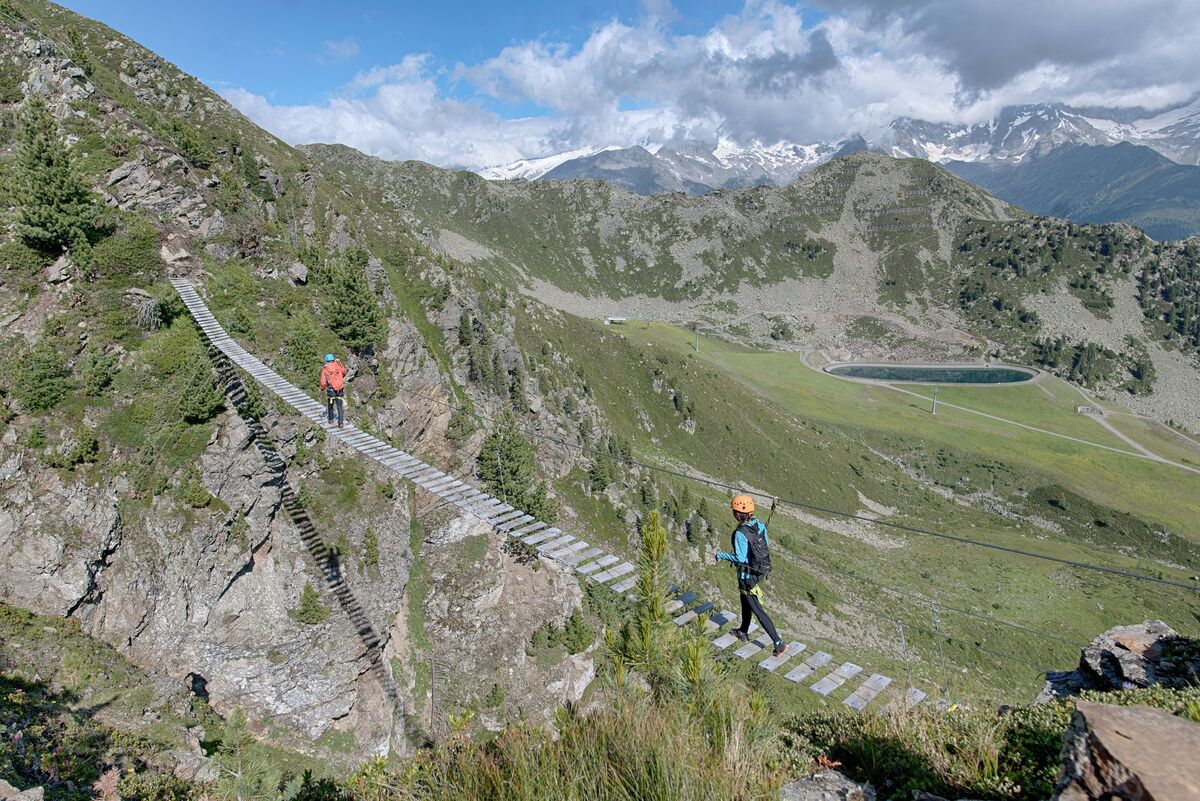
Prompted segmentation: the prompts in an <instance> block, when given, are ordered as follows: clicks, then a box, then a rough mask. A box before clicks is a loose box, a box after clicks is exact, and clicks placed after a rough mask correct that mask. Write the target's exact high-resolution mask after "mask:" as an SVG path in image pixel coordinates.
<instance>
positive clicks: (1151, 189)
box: [480, 97, 1200, 239]
mask: <svg viewBox="0 0 1200 801" xmlns="http://www.w3.org/2000/svg"><path fill="white" fill-rule="evenodd" d="M859 150H872V151H876V152H880V153H886V154H887V155H890V156H896V157H900V158H904V157H909V158H921V159H926V160H929V161H935V162H939V163H942V164H945V165H946V166H947V168H948V169H950V170H951V171H953V172H954V173H956V174H957V175H959V176H961V177H963V178H966V179H967V180H970V181H973V182H976V183H978V184H979V185H980V186H983V187H984V188H986V189H988V190H989V191H991V192H993V193H994V194H996V195H998V196H999V197H1001V198H1003V199H1004V200H1007V201H1009V202H1010V203H1014V204H1016V205H1019V206H1022V207H1024V208H1026V209H1029V210H1030V211H1034V212H1037V213H1040V214H1054V215H1061V216H1065V217H1067V218H1069V219H1072V220H1075V221H1077V222H1112V221H1117V220H1120V221H1125V222H1130V223H1133V224H1135V225H1139V226H1141V227H1143V228H1144V229H1145V230H1146V231H1147V233H1148V234H1150V236H1152V237H1154V238H1156V239H1163V238H1170V239H1173V238H1181V237H1186V236H1190V235H1193V234H1196V233H1200V211H1197V207H1198V204H1197V199H1198V198H1200V166H1197V165H1200V97H1197V98H1195V99H1193V100H1192V101H1191V102H1190V103H1187V104H1185V105H1181V106H1178V107H1176V108H1173V109H1170V110H1168V111H1165V112H1162V113H1158V114H1154V115H1150V114H1146V113H1145V112H1139V111H1128V110H1115V109H1073V108H1069V107H1066V106H1062V105H1057V104H1040V105H1027V106H1013V107H1009V108H1006V109H1004V110H1003V111H1002V112H1001V113H1000V114H999V115H997V116H996V118H995V119H992V120H989V121H987V122H981V123H975V124H973V125H951V124H946V123H932V122H927V121H924V120H915V119H909V118H901V119H897V120H895V121H893V122H892V123H891V124H890V125H888V126H887V127H886V128H885V129H884V130H883V131H880V132H878V133H877V134H875V135H874V136H872V137H871V138H870V139H868V138H864V137H863V136H859V135H851V136H847V137H845V138H843V139H840V140H837V141H831V142H817V143H813V144H796V143H790V142H779V143H776V144H773V145H764V144H762V143H759V142H753V143H750V144H748V145H739V144H737V143H734V142H732V141H730V140H728V139H720V140H719V141H717V142H716V143H712V142H707V143H704V142H684V143H681V144H669V145H663V146H655V145H652V144H647V145H646V146H640V145H639V146H634V147H628V148H620V147H615V146H609V147H604V148H592V149H583V150H575V151H570V152H567V153H562V154H557V155H552V156H547V157H545V158H539V159H527V160H522V161H518V162H513V163H512V164H507V165H503V166H500V167H493V168H489V169H485V170H482V171H480V174H481V175H482V176H483V177H485V178H488V179H492V180H503V179H512V178H524V179H527V180H537V179H547V180H569V179H572V178H596V179H600V180H603V181H607V182H609V183H611V184H614V185H617V186H621V187H624V188H625V189H628V190H630V191H632V192H636V193H638V194H643V195H651V194H661V193H666V192H687V193H690V194H703V193H705V192H709V191H712V190H713V189H723V188H735V187H743V186H757V185H763V184H773V185H777V186H782V185H786V184H790V183H791V182H792V181H794V180H796V178H797V177H799V176H800V175H801V174H803V173H805V172H807V171H808V170H811V169H812V168H814V167H816V166H818V165H820V164H823V163H825V162H826V161H829V160H830V159H833V158H836V157H838V156H842V155H847V154H849V153H853V152H856V151H859Z"/></svg>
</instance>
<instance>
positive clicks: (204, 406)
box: [179, 362, 225, 423]
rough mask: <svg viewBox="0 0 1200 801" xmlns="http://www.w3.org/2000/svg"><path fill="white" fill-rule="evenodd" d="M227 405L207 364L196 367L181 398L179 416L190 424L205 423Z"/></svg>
mask: <svg viewBox="0 0 1200 801" xmlns="http://www.w3.org/2000/svg"><path fill="white" fill-rule="evenodd" d="M224 405H225V396H224V395H222V394H221V390H220V389H218V388H217V384H216V382H215V381H214V380H213V375H212V370H210V369H209V366H208V363H207V362H201V363H198V364H196V365H195V367H194V368H193V369H192V372H191V375H189V376H188V379H187V383H186V384H184V386H183V392H182V394H180V396H179V416H180V417H182V418H183V419H184V421H186V422H188V423H205V422H208V421H209V420H211V419H212V418H213V415H215V414H216V413H217V412H219V411H220V410H221V408H222V407H224Z"/></svg>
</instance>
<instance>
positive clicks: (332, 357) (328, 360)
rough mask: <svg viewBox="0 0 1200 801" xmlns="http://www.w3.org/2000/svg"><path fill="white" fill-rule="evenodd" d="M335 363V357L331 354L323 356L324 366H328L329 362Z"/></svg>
mask: <svg viewBox="0 0 1200 801" xmlns="http://www.w3.org/2000/svg"><path fill="white" fill-rule="evenodd" d="M336 361H337V356H334V355H333V354H332V353H326V354H325V363H326V364H329V363H330V362H336Z"/></svg>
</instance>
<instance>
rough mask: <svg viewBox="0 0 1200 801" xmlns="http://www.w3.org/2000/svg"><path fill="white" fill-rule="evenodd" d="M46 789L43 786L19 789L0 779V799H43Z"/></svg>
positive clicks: (26, 800)
mask: <svg viewBox="0 0 1200 801" xmlns="http://www.w3.org/2000/svg"><path fill="white" fill-rule="evenodd" d="M44 796H45V791H44V790H43V789H42V788H41V787H30V788H29V789H28V790H19V789H17V788H16V787H13V786H12V785H11V784H9V783H8V782H6V781H4V780H3V779H0V801H42V798H43V797H44Z"/></svg>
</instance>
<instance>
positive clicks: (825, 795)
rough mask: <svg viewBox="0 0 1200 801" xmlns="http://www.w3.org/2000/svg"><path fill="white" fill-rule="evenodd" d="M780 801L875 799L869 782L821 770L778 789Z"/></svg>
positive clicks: (864, 800)
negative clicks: (852, 779) (859, 781)
mask: <svg viewBox="0 0 1200 801" xmlns="http://www.w3.org/2000/svg"><path fill="white" fill-rule="evenodd" d="M779 799H780V801H875V790H874V788H872V787H871V785H869V784H859V783H857V782H853V781H850V780H849V779H847V778H846V777H845V776H843V775H842V774H841V773H838V772H837V771H836V770H822V771H818V772H817V773H814V774H813V775H811V776H806V777H805V778H803V779H800V780H799V781H794V782H791V783H790V784H785V785H784V786H783V787H781V788H780V789H779Z"/></svg>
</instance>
